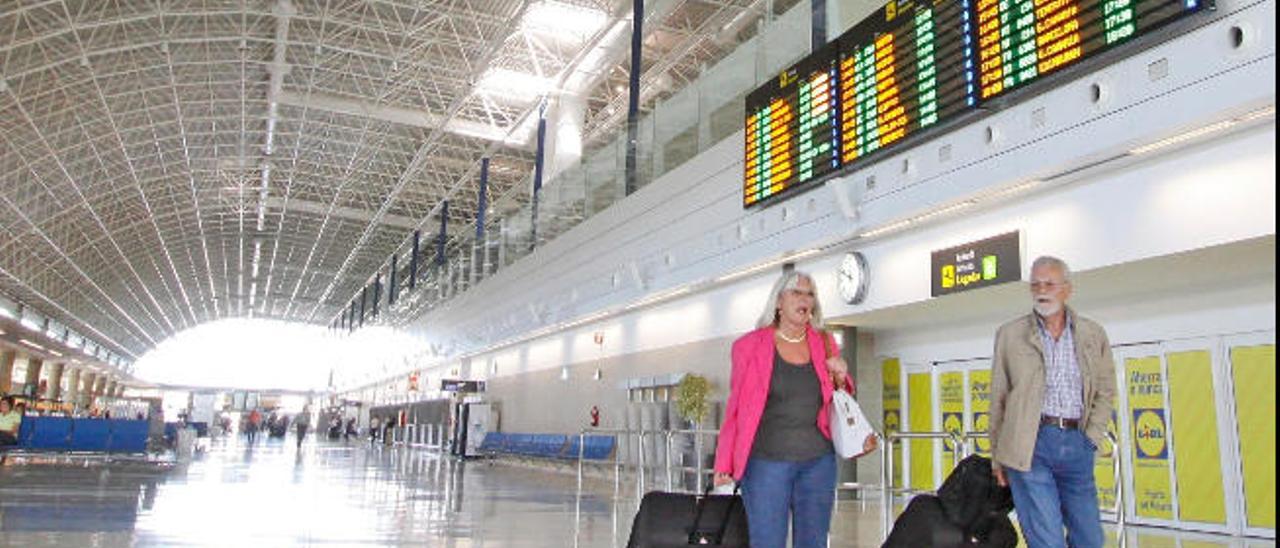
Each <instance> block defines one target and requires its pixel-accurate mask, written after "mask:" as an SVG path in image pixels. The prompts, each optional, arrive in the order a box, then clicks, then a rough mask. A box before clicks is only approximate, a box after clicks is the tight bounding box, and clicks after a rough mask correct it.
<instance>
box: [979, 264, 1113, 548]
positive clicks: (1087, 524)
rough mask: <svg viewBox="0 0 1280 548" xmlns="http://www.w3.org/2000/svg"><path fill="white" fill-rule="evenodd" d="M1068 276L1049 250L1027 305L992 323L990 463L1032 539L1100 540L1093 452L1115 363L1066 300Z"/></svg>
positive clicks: (1102, 335) (1091, 544)
mask: <svg viewBox="0 0 1280 548" xmlns="http://www.w3.org/2000/svg"><path fill="white" fill-rule="evenodd" d="M1070 277H1071V270H1070V269H1069V268H1068V267H1067V264H1066V263H1065V262H1063V261H1062V260H1061V259H1058V258H1056V257H1040V258H1038V259H1036V260H1035V262H1033V263H1032V265H1031V301H1032V308H1033V312H1032V313H1031V314H1028V315H1026V316H1023V317H1021V318H1018V319H1015V320H1013V321H1011V322H1009V323H1006V324H1004V325H1003V326H1001V327H1000V330H999V331H997V332H996V345H995V357H994V358H993V361H992V364H991V430H990V437H991V454H992V459H991V466H992V471H993V472H994V474H995V476H996V481H998V482H999V483H1000V485H1008V486H1009V487H1010V488H1011V489H1012V490H1013V501H1014V504H1015V505H1016V506H1017V511H1018V521H1019V522H1020V523H1021V524H1022V534H1023V536H1024V537H1025V538H1026V541H1027V546H1029V547H1030V548H1059V547H1065V546H1068V545H1069V546H1072V547H1075V548H1100V547H1101V546H1102V542H1103V536H1102V521H1101V516H1100V515H1099V513H1098V494H1097V488H1096V486H1095V484H1094V478H1093V461H1094V454H1095V452H1096V451H1097V449H1098V448H1099V447H1107V446H1106V445H1104V443H1103V441H1104V438H1105V437H1106V431H1107V421H1109V420H1110V419H1111V405H1112V404H1111V400H1112V397H1114V395H1115V391H1116V388H1115V383H1116V379H1115V363H1114V361H1113V360H1112V357H1111V343H1110V342H1109V341H1108V340H1107V334H1106V332H1105V331H1103V330H1102V326H1100V325H1098V324H1097V323H1094V322H1093V321H1090V320H1088V319H1086V318H1083V317H1081V316H1078V315H1076V313H1075V311H1073V310H1071V309H1070V308H1068V307H1067V299H1068V298H1070V297H1071V279H1070ZM1064 528H1065V529H1066V538H1065V542H1064V538H1063V529H1064Z"/></svg>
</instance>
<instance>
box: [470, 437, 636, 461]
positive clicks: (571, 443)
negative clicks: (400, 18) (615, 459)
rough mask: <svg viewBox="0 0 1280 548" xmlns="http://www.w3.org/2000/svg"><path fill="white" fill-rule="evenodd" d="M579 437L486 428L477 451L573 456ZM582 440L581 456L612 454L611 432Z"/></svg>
mask: <svg viewBox="0 0 1280 548" xmlns="http://www.w3.org/2000/svg"><path fill="white" fill-rule="evenodd" d="M579 441H580V438H579V436H576V435H565V434H518V433H505V432H489V433H488V434H485V437H484V441H482V442H481V443H480V451H481V452H482V453H485V454H489V455H495V454H507V455H520V456H526V457H542V458H551V459H567V460H573V459H577V458H578V453H579ZM581 443H582V445H581V452H582V457H583V458H585V459H587V460H605V459H607V458H609V455H611V454H613V446H614V438H613V436H586V441H584V442H581Z"/></svg>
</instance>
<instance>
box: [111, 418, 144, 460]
mask: <svg viewBox="0 0 1280 548" xmlns="http://www.w3.org/2000/svg"><path fill="white" fill-rule="evenodd" d="M110 422H111V437H110V438H108V439H107V451H110V452H113V453H145V452H146V451H147V434H148V433H149V430H150V425H148V424H147V421H140V420H128V419H115V420H112V421H110Z"/></svg>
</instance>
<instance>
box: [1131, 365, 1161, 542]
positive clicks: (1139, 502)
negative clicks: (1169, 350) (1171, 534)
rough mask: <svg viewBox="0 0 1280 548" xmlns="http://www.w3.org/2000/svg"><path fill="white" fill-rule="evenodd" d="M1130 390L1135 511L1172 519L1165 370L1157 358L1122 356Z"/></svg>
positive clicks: (1149, 515)
mask: <svg viewBox="0 0 1280 548" xmlns="http://www.w3.org/2000/svg"><path fill="white" fill-rule="evenodd" d="M1125 380H1126V381H1127V382H1126V384H1127V388H1128V391H1129V420H1130V421H1131V425H1132V427H1131V429H1130V434H1131V437H1130V439H1131V440H1132V443H1131V444H1130V445H1131V446H1132V447H1133V450H1132V454H1131V457H1132V459H1133V489H1134V493H1133V495H1134V502H1135V505H1136V507H1137V514H1138V515H1139V516H1142V517H1148V518H1160V519H1173V493H1172V487H1171V485H1170V481H1169V443H1168V442H1169V429H1168V426H1167V425H1168V422H1167V420H1166V416H1167V414H1166V412H1165V408H1164V386H1165V383H1164V372H1163V371H1162V369H1161V367H1160V358H1159V357H1158V356H1151V357H1145V358H1130V359H1128V360H1125Z"/></svg>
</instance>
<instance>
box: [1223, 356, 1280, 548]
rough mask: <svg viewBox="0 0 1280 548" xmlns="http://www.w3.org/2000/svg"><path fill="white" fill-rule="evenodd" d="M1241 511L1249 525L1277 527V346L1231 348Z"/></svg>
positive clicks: (1268, 527)
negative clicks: (1241, 498)
mask: <svg viewBox="0 0 1280 548" xmlns="http://www.w3.org/2000/svg"><path fill="white" fill-rule="evenodd" d="M1231 373H1232V381H1234V383H1235V394H1236V401H1235V404H1236V422H1237V427H1238V428H1239V430H1240V431H1239V436H1240V461H1241V462H1240V468H1241V472H1242V474H1243V475H1244V478H1243V479H1244V482H1243V483H1244V511H1245V521H1246V523H1248V525H1249V527H1259V528H1267V529H1275V527H1276V456H1275V450H1276V346H1275V345H1274V344H1264V345H1259V346H1237V347H1235V348H1232V349H1231Z"/></svg>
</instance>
